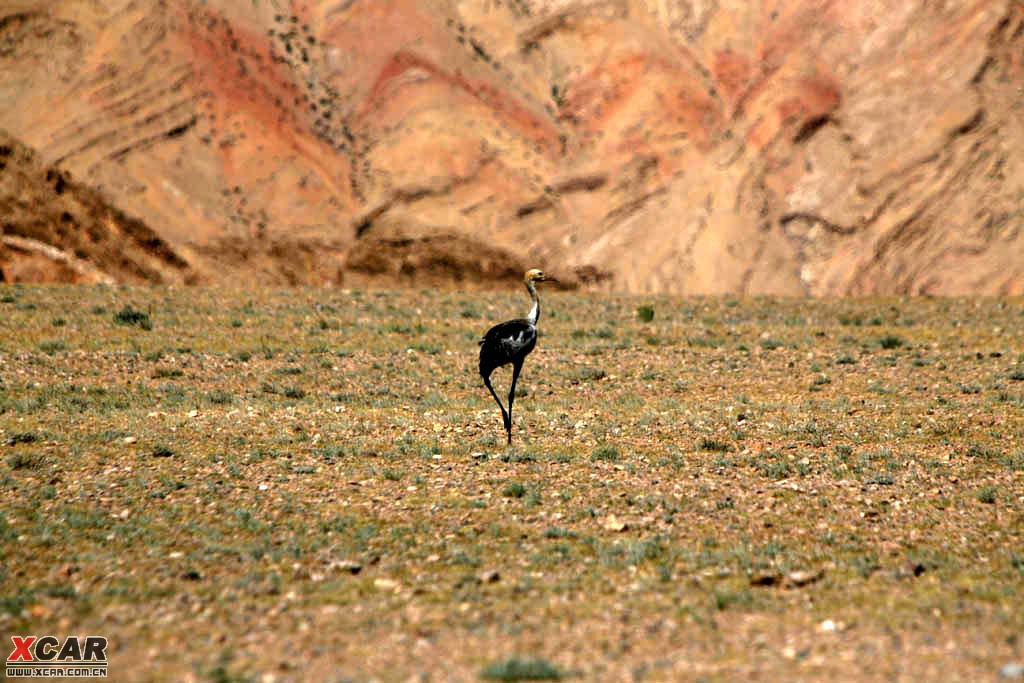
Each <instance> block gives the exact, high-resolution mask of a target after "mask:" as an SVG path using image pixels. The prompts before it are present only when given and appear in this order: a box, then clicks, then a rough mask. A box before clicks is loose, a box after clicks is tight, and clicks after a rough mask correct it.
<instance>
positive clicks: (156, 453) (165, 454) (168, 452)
mask: <svg viewBox="0 0 1024 683" xmlns="http://www.w3.org/2000/svg"><path fill="white" fill-rule="evenodd" d="M149 454H150V456H152V457H154V458H170V457H171V456H173V455H174V449H172V448H170V447H168V446H165V445H164V444H157V445H156V446H154V447H153V449H152V450H151V451H150V452H149Z"/></svg>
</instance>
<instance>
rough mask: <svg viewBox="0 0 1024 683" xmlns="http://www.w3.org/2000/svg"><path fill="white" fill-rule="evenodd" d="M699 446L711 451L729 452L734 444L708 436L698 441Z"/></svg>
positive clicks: (700, 448) (703, 449) (701, 448)
mask: <svg viewBox="0 0 1024 683" xmlns="http://www.w3.org/2000/svg"><path fill="white" fill-rule="evenodd" d="M697 448H698V449H699V450H702V451H711V452H714V453H728V452H729V451H731V450H733V448H732V444H729V443H727V442H725V441H719V440H718V439H712V438H708V437H703V438H701V440H700V441H698V442H697Z"/></svg>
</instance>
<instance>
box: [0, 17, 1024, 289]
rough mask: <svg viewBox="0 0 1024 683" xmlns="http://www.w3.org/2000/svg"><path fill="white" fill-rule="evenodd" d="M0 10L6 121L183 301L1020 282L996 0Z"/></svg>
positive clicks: (1014, 23) (1016, 22)
mask: <svg viewBox="0 0 1024 683" xmlns="http://www.w3.org/2000/svg"><path fill="white" fill-rule="evenodd" d="M5 13H6V15H5V16H3V17H0V74H2V76H0V126H4V127H6V128H7V129H8V130H10V131H11V133H12V134H13V135H14V136H16V137H17V138H18V139H20V140H22V141H24V142H25V143H26V144H28V145H30V146H31V147H33V148H35V149H37V150H38V151H39V153H40V155H41V157H42V160H43V162H45V164H48V165H49V164H55V165H57V166H58V167H59V168H61V169H66V170H67V171H69V172H71V173H72V174H73V175H74V176H75V177H76V178H80V179H81V180H82V181H83V182H85V183H88V184H89V185H92V186H94V187H96V188H98V189H99V190H100V191H102V192H103V193H104V194H105V195H107V196H109V197H111V198H112V199H113V201H114V202H115V203H116V204H117V205H118V206H119V207H121V208H122V209H123V210H124V211H125V212H127V213H128V214H131V215H134V216H138V217H139V218H140V219H141V220H142V221H143V222H144V223H145V224H146V225H148V226H150V227H151V228H152V229H153V230H154V231H155V232H156V233H157V234H158V235H159V236H160V237H161V238H162V239H163V240H165V241H166V242H167V244H168V245H169V248H170V249H172V250H173V252H174V253H176V254H178V255H179V256H180V258H182V259H183V261H184V262H185V263H187V264H188V268H189V272H190V273H192V274H193V275H192V277H193V279H194V280H195V281H198V282H209V283H216V282H236V283H237V282H279V283H315V284H338V283H342V282H345V283H350V284H351V283H357V284H358V283H363V282H366V281H370V280H374V279H388V280H389V281H394V280H395V279H396V278H397V279H398V281H402V282H417V281H430V282H433V281H436V280H438V279H441V280H454V281H461V282H462V283H463V284H471V283H473V282H477V281H484V282H486V281H493V279H495V278H506V277H508V276H509V274H510V273H515V272H517V271H518V270H519V269H520V268H521V267H522V265H523V264H525V263H534V262H537V263H540V264H543V265H544V266H545V267H546V268H548V269H549V270H552V271H554V272H559V273H560V274H561V275H562V277H563V279H566V280H569V281H572V280H573V278H574V277H575V278H576V279H577V280H580V281H582V282H594V283H600V284H599V286H605V287H611V288H613V289H617V290H627V291H635V292H643V291H672V292H683V293H692V292H705V293H706V292H712V293H713V292H736V293H755V292H770V293H785V294H803V293H809V294H815V295H824V294H867V293H931V294H957V293H988V294H995V293H1020V292H1024V265H1022V264H1024V258H1022V257H1024V233H1022V231H1021V226H1022V224H1024V216H1022V206H1024V151H1022V150H1024V145H1022V144H1021V143H1022V141H1024V117H1022V112H1024V64H1022V61H1024V60H1022V57H1021V55H1022V54H1024V3H1022V2H1020V1H1019V0H1000V1H997V0H988V1H981V2H974V3H949V4H945V5H936V4H935V3H927V2H924V1H923V0H887V1H883V0H859V1H856V2H838V1H831V0H788V1H786V2H763V1H762V2H753V3H751V2H730V1H727V2H718V3H705V2H699V1H697V0H689V1H687V0H675V1H673V0H669V1H664V0H662V1H659V2H654V0H648V1H646V2H645V1H642V0H619V1H605V2H602V1H597V0H595V1H591V2H579V1H576V2H556V1H550V2H546V1H543V0H537V1H534V2H530V1H526V0H523V1H508V0H507V1H505V2H498V1H497V0H495V1H494V2H460V1H457V0H393V1H388V2H362V1H359V0H346V1H335V2H326V1H323V2H313V1H308V2H303V1H299V0H292V1H287V0H266V1H261V2H254V3H230V2H224V1H223V0H215V1H212V2H204V3H199V2H190V1H188V0H144V1H141V2H127V1H125V0H111V1H110V2H106V3H88V2H84V1H81V2H79V1H75V0H62V1H61V2H57V3H50V2H42V0H14V2H13V3H7V9H5ZM425 274H427V275H429V280H424V279H423V278H424V275H425Z"/></svg>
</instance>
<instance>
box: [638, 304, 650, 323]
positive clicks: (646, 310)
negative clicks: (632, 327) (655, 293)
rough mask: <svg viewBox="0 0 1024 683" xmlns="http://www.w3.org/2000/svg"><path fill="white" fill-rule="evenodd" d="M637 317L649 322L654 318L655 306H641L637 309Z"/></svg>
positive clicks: (641, 320)
mask: <svg viewBox="0 0 1024 683" xmlns="http://www.w3.org/2000/svg"><path fill="white" fill-rule="evenodd" d="M636 317H637V320H639V321H640V322H642V323H649V322H651V321H652V320H654V308H653V307H651V306H640V307H639V308H638V309H636Z"/></svg>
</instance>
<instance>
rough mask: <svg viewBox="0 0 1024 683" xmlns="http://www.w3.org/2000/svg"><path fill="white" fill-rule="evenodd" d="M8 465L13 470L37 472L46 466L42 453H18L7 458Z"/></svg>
mask: <svg viewBox="0 0 1024 683" xmlns="http://www.w3.org/2000/svg"><path fill="white" fill-rule="evenodd" d="M7 464H8V465H9V466H10V468H11V469H12V470H37V469H39V468H41V467H42V466H43V465H44V464H46V458H45V457H43V455H42V454H41V453H36V452H32V451H29V452H23V451H18V452H16V453H11V454H10V455H8V456H7Z"/></svg>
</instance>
